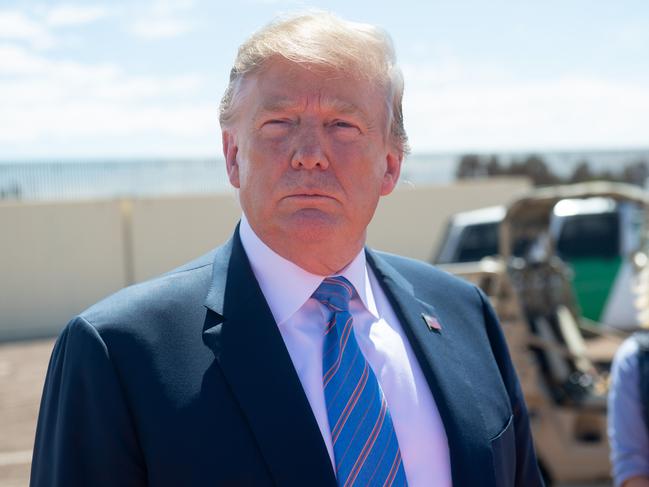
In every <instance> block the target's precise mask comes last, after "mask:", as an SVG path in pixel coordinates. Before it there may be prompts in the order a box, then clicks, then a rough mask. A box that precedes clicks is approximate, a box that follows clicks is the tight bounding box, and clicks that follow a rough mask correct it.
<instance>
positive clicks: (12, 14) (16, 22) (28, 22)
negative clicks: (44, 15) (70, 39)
mask: <svg viewBox="0 0 649 487" xmlns="http://www.w3.org/2000/svg"><path fill="white" fill-rule="evenodd" d="M0 39H10V40H17V41H24V42H28V43H29V44H30V45H31V46H32V47H35V48H37V49H47V48H50V47H52V46H53V45H54V44H55V40H54V38H53V37H52V35H51V34H50V33H49V32H48V30H47V29H46V28H44V27H43V25H42V24H41V23H39V22H36V21H34V20H32V19H30V18H28V17H27V16H26V15H25V14H23V13H22V12H20V11H17V10H0Z"/></svg>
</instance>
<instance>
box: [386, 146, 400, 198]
mask: <svg viewBox="0 0 649 487" xmlns="http://www.w3.org/2000/svg"><path fill="white" fill-rule="evenodd" d="M402 161H403V152H402V151H398V150H396V149H390V150H389V152H388V153H387V155H386V156H385V162H386V165H385V173H384V174H383V182H382V184H381V196H386V195H389V194H390V193H392V190H393V189H394V188H395V187H396V185H397V182H399V174H401V163H402Z"/></svg>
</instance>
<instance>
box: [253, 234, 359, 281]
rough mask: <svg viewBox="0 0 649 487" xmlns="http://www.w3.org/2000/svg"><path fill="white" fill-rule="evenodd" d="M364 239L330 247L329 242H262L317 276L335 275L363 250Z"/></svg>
mask: <svg viewBox="0 0 649 487" xmlns="http://www.w3.org/2000/svg"><path fill="white" fill-rule="evenodd" d="M364 241H365V239H364V238H363V239H361V240H360V241H357V242H355V243H354V244H353V245H350V242H345V246H344V247H341V246H339V245H332V244H331V242H326V243H323V242H317V243H311V244H304V243H302V244H298V245H295V244H293V245H288V246H287V245H283V246H276V245H273V242H264V243H266V245H268V246H269V247H270V248H271V249H273V251H275V252H276V253H277V254H279V255H281V256H282V257H284V258H285V259H287V260H290V261H291V262H293V263H294V264H295V265H297V266H299V267H301V268H302V269H304V270H305V271H307V272H310V273H312V274H316V275H319V276H330V275H333V274H337V273H339V272H340V271H342V270H343V269H344V268H345V267H347V266H348V265H349V264H350V262H351V261H352V260H354V258H355V257H356V256H357V255H358V253H359V252H360V251H361V250H362V249H363V245H364Z"/></svg>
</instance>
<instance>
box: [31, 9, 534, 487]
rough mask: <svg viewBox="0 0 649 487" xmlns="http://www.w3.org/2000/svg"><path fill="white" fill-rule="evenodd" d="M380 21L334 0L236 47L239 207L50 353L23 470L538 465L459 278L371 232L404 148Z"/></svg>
mask: <svg viewBox="0 0 649 487" xmlns="http://www.w3.org/2000/svg"><path fill="white" fill-rule="evenodd" d="M402 92H403V84H402V81H401V74H400V71H399V69H398V67H397V66H396V63H395V57H394V53H393V49H392V46H391V42H390V39H389V37H388V36H387V35H386V34H385V33H383V32H382V31H381V30H379V29H377V28H375V27H371V26H368V25H361V24H353V23H349V22H345V21H342V20H340V19H338V18H336V17H334V16H332V15H329V14H324V13H319V14H307V15H300V16H297V17H293V18H289V19H287V20H283V21H278V22H276V23H274V24H271V25H269V26H267V27H266V28H264V29H262V30H261V31H260V32H258V33H256V34H255V35H253V36H252V37H251V38H250V39H249V40H248V41H246V43H244V44H243V45H242V46H241V48H240V49H239V53H238V56H237V59H236V61H235V64H234V67H233V69H232V73H231V77H230V85H229V87H228V89H227V91H226V94H225V96H224V98H223V101H222V105H221V126H222V135H223V150H224V154H225V159H226V166H227V171H228V176H229V179H230V181H231V183H232V185H233V186H234V187H235V188H237V189H238V191H239V200H240V203H241V207H242V210H243V216H242V219H241V223H240V225H239V226H238V227H237V229H236V230H235V232H234V235H233V237H232V239H231V240H230V241H229V242H227V243H226V244H225V245H224V246H222V247H220V248H217V249H216V250H215V251H214V252H212V253H211V254H209V255H207V256H205V257H203V258H201V259H198V260H197V261H195V262H193V263H190V264H188V265H186V266H184V267H181V268H180V269H177V270H176V271H173V272H171V273H169V274H167V275H165V276H163V277H160V278H158V279H154V280H152V281H149V282H146V283H143V284H139V285H136V286H133V287H131V288H128V289H126V290H123V291H121V292H119V293H117V294H116V295H114V296H112V297H109V298H108V299H106V300H104V301H102V302H101V303H99V304H97V305H95V306H93V307H91V308H90V309H89V310H87V311H85V312H84V313H82V314H81V315H80V316H79V317H77V318H76V319H74V320H73V321H72V322H71V323H70V324H69V325H68V326H67V328H66V329H65V330H64V331H63V333H62V334H61V337H60V338H59V340H58V342H57V345H56V347H55V350H54V352H53V358H52V362H51V364H50V370H49V372H48V378H47V382H46V386H45V392H44V395H43V402H42V406H41V416H40V418H39V426H38V432H37V437H36V447H35V455H34V464H33V470H32V474H33V476H32V485H35V486H40V485H61V486H62V485H65V486H76V485H84V486H86V485H88V486H89V485H92V486H101V485H120V486H140V485H156V486H157V485H170V486H171V485H188V486H202V485H211V486H212V485H255V486H263V485H281V486H306V485H308V486H319V485H323V486H334V485H341V486H342V485H406V484H407V485H411V486H450V485H451V484H452V485H455V486H477V485H480V486H493V487H496V486H498V487H506V486H525V487H533V486H537V485H541V484H542V482H541V480H540V478H539V473H538V469H537V466H536V460H535V456H534V451H533V446H532V440H531V437H530V432H529V425H528V418H527V412H526V409H525V404H524V402H523V398H522V396H521V391H520V388H519V385H518V382H517V379H516V376H515V373H514V370H513V368H512V364H511V362H510V359H509V355H508V352H507V348H506V345H505V342H504V339H503V336H502V334H501V331H500V329H499V326H498V324H497V321H496V318H495V316H494V314H493V312H492V310H491V308H490V307H489V305H488V303H487V302H486V300H485V298H484V296H483V295H482V294H481V293H480V292H479V291H478V290H477V289H475V288H474V287H472V286H470V285H468V284H466V283H463V282H460V281H458V280H456V279H454V278H452V277H450V276H448V275H446V274H443V273H441V272H438V271H436V270H434V269H433V268H432V267H430V266H428V265H425V264H423V263H419V262H415V261H412V260H409V259H405V258H400V257H396V256H390V255H387V254H381V253H377V252H374V251H372V250H369V249H365V248H364V243H365V235H366V228H367V225H368V223H369V222H370V220H371V218H372V216H373V214H374V211H375V209H376V206H377V203H378V201H379V198H380V197H381V196H384V195H387V194H389V193H390V192H391V191H392V190H393V189H394V187H395V185H396V184H397V181H398V178H399V173H400V168H401V162H402V160H403V155H404V152H405V149H406V136H405V131H404V129H403V120H402V116H401V99H402Z"/></svg>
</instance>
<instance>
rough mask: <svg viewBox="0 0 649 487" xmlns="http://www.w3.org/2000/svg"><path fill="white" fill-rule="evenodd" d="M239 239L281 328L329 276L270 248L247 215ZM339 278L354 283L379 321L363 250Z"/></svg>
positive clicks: (242, 221)
mask: <svg viewBox="0 0 649 487" xmlns="http://www.w3.org/2000/svg"><path fill="white" fill-rule="evenodd" d="M239 236H240V237H241V244H242V245H243V248H244V250H245V251H246V255H247V256H248V260H249V261H250V266H251V267H252V271H253V273H254V274H255V277H256V278H257V281H258V282H259V287H260V288H261V291H262V292H263V294H264V297H265V298H266V302H267V303H268V306H269V307H270V311H271V312H272V313H273V317H274V318H275V321H276V322H277V324H278V325H280V324H282V323H283V322H284V321H286V320H287V319H289V318H290V317H291V316H293V314H295V312H296V311H298V310H299V309H300V308H301V307H302V306H303V305H304V303H305V302H306V301H307V300H308V299H309V298H310V297H311V295H312V294H313V293H314V292H315V290H316V289H317V288H318V286H319V285H320V283H321V282H322V280H323V279H324V277H326V276H319V275H317V274H312V273H310V272H308V271H306V270H304V269H302V268H301V267H300V266H298V265H296V264H294V263H293V262H291V261H290V260H288V259H285V258H284V257H282V256H281V255H279V254H278V253H276V252H275V251H274V250H273V249H271V248H270V247H268V245H266V244H265V243H264V242H263V241H262V240H261V239H260V238H259V237H258V236H257V234H255V232H254V231H253V229H252V227H251V226H250V223H249V222H248V219H247V218H246V216H245V215H242V216H241V224H240V226H239ZM336 275H340V276H344V277H345V278H346V279H347V280H348V281H349V282H351V283H352V285H353V286H354V289H356V293H357V294H358V297H359V298H360V299H361V302H362V303H363V305H364V306H365V308H366V309H367V310H368V311H369V312H370V313H372V315H374V316H375V317H376V318H378V310H377V307H376V302H375V300H374V295H373V293H372V286H371V285H370V279H369V274H368V272H367V262H366V260H365V251H364V250H361V251H360V252H359V253H358V255H356V257H355V258H354V259H353V260H352V261H351V262H350V263H349V265H348V266H347V267H345V268H344V269H343V270H342V271H341V272H339V273H337V274H336Z"/></svg>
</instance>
